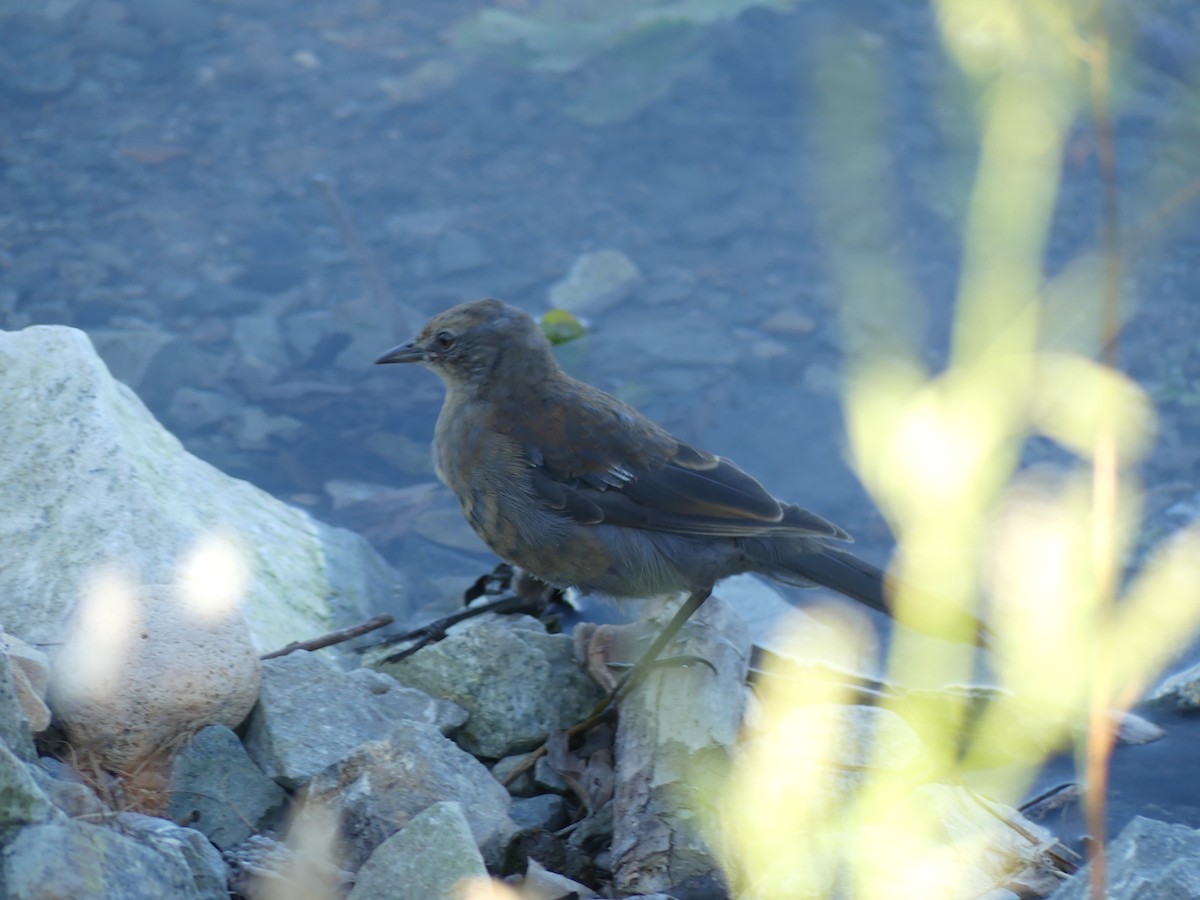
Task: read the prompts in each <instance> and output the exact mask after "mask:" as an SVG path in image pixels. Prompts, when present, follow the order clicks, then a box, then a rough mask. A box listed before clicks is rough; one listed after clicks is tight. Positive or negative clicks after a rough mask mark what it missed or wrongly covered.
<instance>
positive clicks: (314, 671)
mask: <svg viewBox="0 0 1200 900" xmlns="http://www.w3.org/2000/svg"><path fill="white" fill-rule="evenodd" d="M465 719H466V713H464V712H463V711H462V710H461V709H459V708H458V707H456V706H454V704H451V703H447V702H446V701H444V700H434V699H433V698H432V697H430V696H428V695H427V694H424V693H422V692H421V691H419V690H415V689H413V688H409V687H404V686H402V685H400V684H398V683H397V682H396V680H395V679H393V678H390V677H388V676H387V675H382V674H380V673H379V672H371V671H365V670H360V671H358V672H350V673H346V672H339V671H337V670H336V669H334V668H332V667H331V666H329V665H328V664H327V663H325V662H324V661H323V660H322V659H320V658H319V657H317V656H315V655H313V654H312V653H309V652H308V651H306V650H297V651H296V652H294V653H289V654H288V655H287V656H281V657H279V658H277V659H270V660H267V661H266V662H265V663H264V664H263V681H262V689H261V691H260V693H259V701H258V705H257V706H256V707H255V708H254V711H253V712H252V713H251V715H250V721H249V723H248V725H247V731H246V749H247V751H248V752H249V753H250V756H251V757H252V758H253V759H254V760H255V762H257V763H258V765H259V766H261V767H262V769H263V771H264V772H266V774H267V775H269V776H271V777H272V778H274V779H276V780H278V781H279V782H280V783H281V784H283V785H284V786H286V787H289V788H295V787H300V786H302V785H304V784H305V783H306V782H308V780H309V779H311V778H312V777H313V776H314V775H316V774H317V773H318V772H320V771H321V770H322V769H324V768H325V767H326V766H329V765H331V764H333V763H336V762H338V760H340V759H342V758H343V757H345V756H346V754H348V753H349V752H350V751H352V750H354V749H355V748H356V747H358V746H359V745H361V744H364V743H366V742H367V741H376V740H380V739H382V738H385V737H386V736H387V735H389V734H390V733H391V732H392V730H393V729H394V728H395V727H396V723H397V722H398V721H407V720H412V721H417V722H421V723H423V724H427V725H432V726H436V727H438V728H441V729H444V730H453V729H454V728H456V727H457V726H459V725H461V724H462V722H463V721H464V720H465Z"/></svg>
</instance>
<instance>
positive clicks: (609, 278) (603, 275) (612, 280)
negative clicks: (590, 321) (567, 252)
mask: <svg viewBox="0 0 1200 900" xmlns="http://www.w3.org/2000/svg"><path fill="white" fill-rule="evenodd" d="M641 281H642V273H641V272H639V271H638V267H637V266H636V265H634V264H633V261H632V260H631V259H630V258H629V257H628V256H626V255H625V254H624V253H622V252H621V251H620V250H596V251H594V252H592V253H585V254H583V255H582V256H580V257H579V258H578V259H577V260H575V263H574V265H572V266H571V271H570V272H569V273H567V277H566V278H564V279H563V280H562V281H560V282H558V283H557V284H555V285H554V286H553V287H551V288H550V298H549V299H550V305H551V306H553V307H557V308H558V309H565V310H567V311H568V312H572V313H575V314H576V315H581V316H590V315H598V314H600V313H602V312H604V311H605V310H606V309H608V308H609V307H612V306H616V305H617V304H618V303H620V302H621V301H622V300H624V299H625V298H626V297H627V296H629V294H630V293H632V292H633V289H634V288H636V287H637V286H638V285H639V284H640V283H641Z"/></svg>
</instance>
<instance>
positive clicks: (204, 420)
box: [166, 387, 241, 431]
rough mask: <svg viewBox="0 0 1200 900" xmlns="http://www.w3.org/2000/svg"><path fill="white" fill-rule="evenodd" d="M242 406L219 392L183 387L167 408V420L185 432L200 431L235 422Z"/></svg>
mask: <svg viewBox="0 0 1200 900" xmlns="http://www.w3.org/2000/svg"><path fill="white" fill-rule="evenodd" d="M240 410H241V404H240V403H239V402H238V401H237V400H236V399H235V398H234V397H230V396H227V395H225V394H221V393H218V392H217V391H203V390H198V389H196V388H191V387H181V388H180V389H179V390H177V391H176V392H175V395H174V396H173V397H171V402H170V404H169V405H168V406H167V413H166V415H167V420H168V421H169V422H170V423H171V424H172V425H173V426H174V427H176V428H180V429H182V430H184V431H200V430H201V429H203V428H208V427H209V426H210V425H215V424H217V423H218V422H226V421H233V420H234V419H235V418H236V417H237V415H238V413H239V411H240Z"/></svg>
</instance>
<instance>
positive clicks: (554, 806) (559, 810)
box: [509, 794, 567, 831]
mask: <svg viewBox="0 0 1200 900" xmlns="http://www.w3.org/2000/svg"><path fill="white" fill-rule="evenodd" d="M509 815H510V816H511V817H512V820H513V823H514V824H515V825H516V826H517V828H518V829H519V830H521V831H527V830H529V829H533V828H540V829H542V830H543V831H557V830H558V829H559V828H562V827H563V826H564V825H566V824H567V802H566V801H565V800H564V799H563V798H562V797H560V796H559V795H558V794H538V795H537V796H536V797H521V798H519V799H517V800H514V801H513V802H512V808H511V809H510V810H509Z"/></svg>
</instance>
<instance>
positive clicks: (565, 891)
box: [521, 859, 600, 900]
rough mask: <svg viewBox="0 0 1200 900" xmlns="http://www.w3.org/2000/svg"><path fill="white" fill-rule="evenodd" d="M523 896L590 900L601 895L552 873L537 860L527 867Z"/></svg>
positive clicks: (522, 887)
mask: <svg viewBox="0 0 1200 900" xmlns="http://www.w3.org/2000/svg"><path fill="white" fill-rule="evenodd" d="M521 896H523V897H536V898H537V900H590V898H592V897H598V896H600V895H599V894H597V893H596V892H595V891H593V890H592V889H591V888H589V887H586V886H585V885H582V884H580V883H579V882H578V881H572V880H571V879H570V878H568V877H567V876H566V875H559V874H558V873H557V872H551V871H550V870H549V869H547V868H546V867H545V866H543V865H542V864H541V863H539V862H538V861H537V860H536V859H530V860H529V864H528V865H527V866H526V867H525V880H524V881H523V882H522V883H521Z"/></svg>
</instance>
